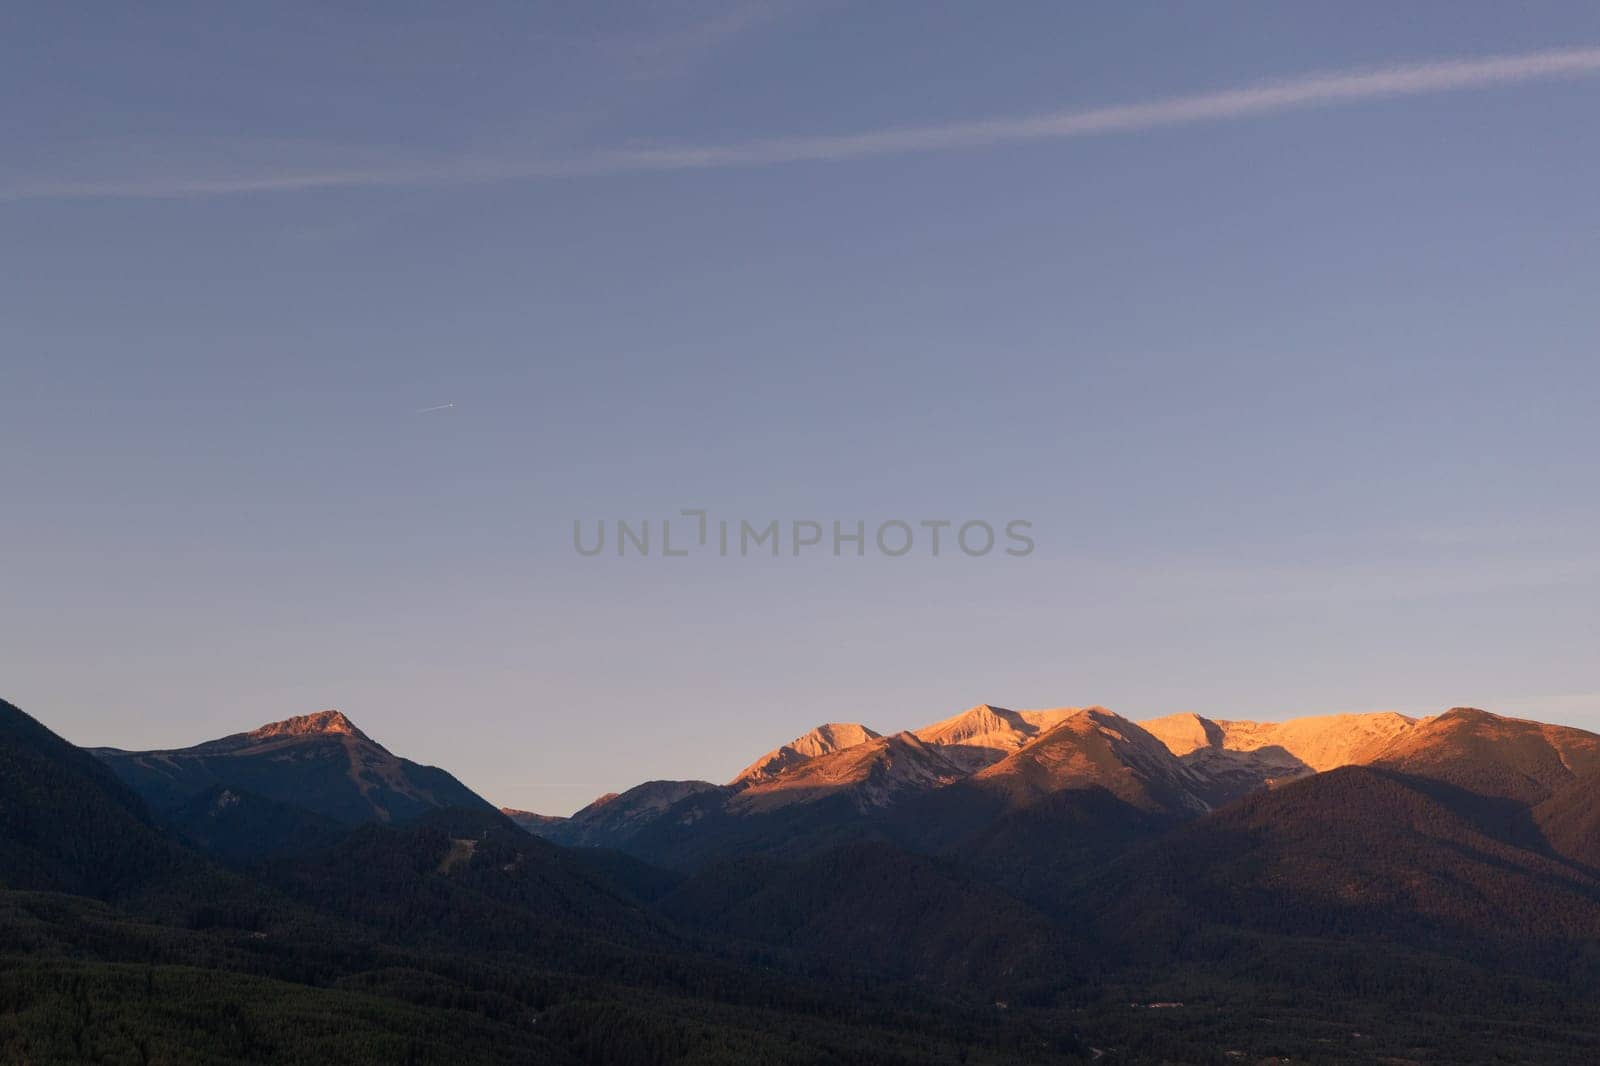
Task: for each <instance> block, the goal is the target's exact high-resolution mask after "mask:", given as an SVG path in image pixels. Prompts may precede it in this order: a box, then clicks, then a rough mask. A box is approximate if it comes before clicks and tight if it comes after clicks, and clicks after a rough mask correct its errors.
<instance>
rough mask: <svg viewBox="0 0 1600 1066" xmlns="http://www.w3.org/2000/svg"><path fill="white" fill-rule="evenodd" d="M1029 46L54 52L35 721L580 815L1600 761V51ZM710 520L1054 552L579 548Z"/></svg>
mask: <svg viewBox="0 0 1600 1066" xmlns="http://www.w3.org/2000/svg"><path fill="white" fill-rule="evenodd" d="M1004 15H1005V17H1003V18H1002V17H999V15H998V12H997V9H995V8H994V7H992V6H990V5H976V4H974V5H946V6H941V7H938V8H932V7H930V6H929V5H922V4H848V3H806V2H801V0H796V2H793V3H774V4H760V3H748V4H746V3H720V2H719V3H713V2H706V3H665V4H649V5H645V4H640V5H626V4H615V5H591V4H578V3H569V4H504V5H499V6H492V5H480V6H477V7H475V8H474V9H473V12H472V15H471V17H470V18H469V17H465V16H464V15H463V14H462V12H461V11H460V9H451V8H447V7H445V6H443V5H421V4H417V5H404V4H386V5H355V4H351V5H339V6H337V7H336V8H335V7H330V6H329V5H306V6H303V7H302V6H297V5H292V4H282V5H274V6H273V7H272V8H270V9H268V8H256V9H246V8H243V7H240V8H238V9H232V10H228V11H226V12H222V11H221V9H219V8H217V7H216V6H215V5H200V4H194V5H178V4H171V5H155V6H152V7H147V8H142V9H139V10H137V11H135V10H133V9H128V8H124V7H119V6H114V5H104V6H97V5H86V6H78V7H75V8H72V9H70V10H69V9H67V8H65V7H63V6H62V5H47V4H27V3H23V4H13V5H9V6H8V8H7V11H6V14H5V15H4V24H3V27H0V28H3V30H4V32H0V95H3V97H4V98H5V99H6V100H7V102H8V106H7V108H6V119H7V120H6V122H5V123H4V125H3V126H0V143H3V144H4V146H5V151H4V152H3V153H0V271H3V274H0V277H3V280H4V283H3V284H0V486H3V487H4V489H5V493H6V498H7V500H9V501H10V503H11V506H10V507H9V508H8V513H7V520H6V522H5V523H4V526H3V530H4V531H3V533H0V537H3V545H4V553H3V558H4V560H5V563H6V565H5V566H4V568H3V570H0V676H3V677H4V679H5V681H4V688H3V690H0V692H3V694H4V695H5V696H6V697H7V698H10V699H12V700H14V701H16V702H18V703H19V704H20V705H22V706H23V707H24V708H25V709H28V710H30V711H31V712H33V713H34V714H36V715H38V716H39V717H41V718H43V719H44V720H45V721H46V722H47V724H49V725H51V726H52V727H53V728H56V729H57V730H58V731H60V732H62V733H63V734H64V735H66V736H67V737H69V738H70V739H72V740H74V741H78V742H80V743H96V744H116V745H120V746H125V747H159V746H176V745H180V744H187V743H192V742H195V741H198V740H201V739H206V738H209V737H213V736H218V735H222V734H225V733H229V732H235V731H237V730H239V729H243V728H248V727H252V726H254V725H257V724H260V723H261V722H265V721H268V720H272V719H276V718H281V717H285V716H287V715H290V714H296V713H304V712H308V711H313V710H317V709H321V708H323V707H338V708H340V709H342V710H344V711H345V712H346V713H348V714H349V715H350V716H351V717H352V718H353V719H355V721H356V722H357V723H358V724H360V725H362V726H363V727H364V728H365V729H366V730H367V731H368V732H370V733H372V734H373V735H374V736H376V737H377V738H379V739H380V740H382V741H384V742H385V743H387V744H388V745H389V746H390V747H392V748H393V749H395V750H396V751H398V752H400V753H402V754H406V755H410V756H413V757H418V758H422V759H424V760H426V761H431V762H435V763H438V764H440V765H443V766H446V767H448V768H449V769H451V770H452V771H454V772H456V773H457V774H458V775H459V776H461V777H462V778H463V779H465V780H466V781H467V782H468V784H470V785H472V786H473V787H475V788H477V789H479V790H480V791H481V792H483V793H484V794H485V795H487V796H488V797H489V798H491V799H493V800H495V801H496V802H499V803H503V804H507V805H513V806H518V807H525V808H531V809H535V810H545V811H558V812H560V811H567V810H571V809H573V808H574V807H577V806H579V805H581V804H582V803H584V802H586V801H587V800H588V799H590V798H592V797H593V796H594V795H596V794H598V793H600V792H603V791H608V790H613V789H619V788H622V787H626V786H627V785H629V784H632V783H635V782H637V781H639V780H643V779H646V778H650V777H666V776H672V777H687V776H703V777H709V778H712V779H723V778H726V777H728V776H731V775H732V774H733V773H734V772H735V771H736V770H737V769H739V767H740V766H742V765H743V763H745V762H747V761H749V760H750V759H752V758H754V757H755V756H756V755H758V754H760V752H762V751H763V750H765V749H767V748H770V747H773V746H775V745H776V744H778V743H780V742H782V741H784V740H786V739H788V738H789V737H791V736H793V735H794V734H797V733H799V732H801V731H803V730H804V729H806V728H809V727H810V726H811V725H814V724H816V723H818V722H821V721H827V720H859V721H864V722H866V723H868V724H869V725H872V726H873V727H874V728H877V729H880V730H892V729H898V728H906V727H910V726H914V725H918V724H922V723H925V722H928V721H931V720H933V719H936V718H939V717H942V716H944V715H947V714H950V713H953V712H955V711H957V710H960V709H961V708H963V707H965V706H968V705H971V704H973V703H977V702H980V701H990V702H995V703H1000V704H1006V705H1010V706H1055V705H1063V704H1066V705H1076V704H1088V703H1101V704H1105V705H1107V706H1110V707H1112V708H1113V709H1115V710H1118V711H1121V712H1122V713H1125V714H1128V715H1129V716H1132V717H1143V716H1150V715H1156V714H1163V713H1170V712H1174V711H1179V710H1194V711H1199V712H1201V713H1205V714H1209V715H1212V716H1216V717H1262V718H1275V717H1283V716H1287V715H1291V714H1304V713H1316V712H1332V711H1346V710H1370V709H1381V708H1396V709H1401V710H1407V711H1412V712H1415V713H1433V712H1435V711H1437V710H1440V709H1443V708H1445V707H1448V706H1451V705H1454V704H1462V703H1467V704H1475V705H1480V706H1485V707H1488V708H1490V709H1493V710H1498V711H1502V712H1504V713H1510V714H1521V715H1526V716H1532V717H1541V718H1547V719H1552V720H1558V721H1564V722H1572V723H1575V724H1579V725H1585V726H1588V727H1590V728H1600V677H1597V676H1596V663H1595V654H1594V648H1595V646H1596V637H1597V635H1600V634H1597V628H1600V627H1597V624H1596V623H1597V617H1600V616H1597V611H1596V608H1595V606H1594V604H1595V603H1596V592H1597V586H1600V552H1597V550H1596V549H1595V547H1594V545H1595V543H1596V533H1597V532H1600V505H1597V504H1596V502H1595V500H1594V495H1593V492H1592V491H1591V490H1590V488H1589V486H1590V485H1591V484H1592V482H1593V464H1594V459H1595V456H1596V453H1597V445H1600V420H1597V419H1596V418H1595V415H1594V397H1595V395H1596V394H1597V389H1600V359H1597V358H1596V356H1595V351H1596V347H1597V340H1600V330H1597V326H1600V301H1596V300H1595V298H1594V293H1595V292H1596V291H1597V288H1600V269H1597V268H1600V200H1597V198H1596V197H1595V196H1594V188H1595V184H1596V172H1597V167H1600V123H1597V122H1596V121H1595V117H1596V113H1597V107H1600V51H1596V49H1600V10H1597V9H1595V8H1594V7H1593V5H1588V4H1537V3H1536V4H1525V5H1516V6H1515V7H1513V6H1511V5H1500V4H1487V3H1485V4H1463V3H1450V4H1410V5H1404V6H1401V5H1392V4H1354V5H1339V6H1338V8H1337V10H1335V9H1334V8H1333V7H1332V6H1329V7H1327V8H1326V9H1325V10H1324V9H1319V8H1315V7H1313V6H1312V5H1280V4H1259V5H1251V4H1239V5H1231V6H1216V5H1188V6H1185V7H1181V8H1180V7H1177V6H1171V7H1167V6H1153V5H1100V6H1096V7H1092V8H1091V7H1088V6H1086V5H1065V4H1054V3H1052V4H1036V5H1030V4H1017V5H1012V6H1009V7H1007V8H1006V9H1005V10H1004ZM1490 57H1507V58H1502V59H1501V60H1499V61H1496V62H1489V63H1486V62H1485V60H1487V59H1489V58H1490ZM1235 91H1243V94H1242V95H1239V94H1235V95H1230V96H1224V97H1218V96H1217V95H1216V94H1218V93H1235ZM1030 120H1038V121H1030ZM907 131H912V132H910V133H908V132H907ZM447 403H448V404H453V405H454V406H453V407H449V408H446V409H444V410H438V411H429V412H427V413H419V412H422V411H423V410H424V409H425V408H429V407H436V406H438V405H441V404H447ZM692 507H703V508H708V509H710V510H711V511H712V512H713V514H714V515H717V516H720V517H728V518H732V519H735V520H737V519H739V518H746V519H748V520H751V521H753V522H758V523H764V522H766V521H768V520H770V519H778V520H780V521H783V522H788V521H791V520H795V519H814V520H819V521H822V522H824V523H827V522H830V521H832V520H834V519H839V520H844V521H846V522H847V523H848V522H853V521H854V520H856V519H862V520H866V521H869V522H872V523H876V522H881V521H884V520H889V519H901V520H906V521H910V522H913V523H915V522H917V521H920V520H923V519H950V520H954V521H958V522H959V521H962V520H968V519H985V520H990V521H993V522H995V523H996V524H997V525H998V524H1000V523H1002V522H1004V521H1005V520H1009V519H1013V518H1020V519H1025V520H1028V521H1031V522H1032V523H1033V533H1034V537H1035V540H1036V542H1037V548H1036V550H1035V551H1034V552H1033V553H1032V554H1031V555H1029V556H1027V557H1025V558H1010V557H1005V556H1002V555H999V554H998V553H996V554H993V555H990V556H985V557H982V558H966V557H963V556H960V555H952V554H949V553H946V554H944V555H942V556H941V557H939V558H932V557H930V556H929V555H927V554H926V553H924V552H921V551H917V552H913V553H912V554H910V555H908V556H906V557H904V558H899V559H887V558H884V557H882V556H880V555H876V554H871V555H869V556H868V557H867V558H862V559H854V558H848V557H847V558H834V557H832V556H831V555H830V554H814V555H806V556H804V557H801V558H798V559H797V558H794V557H792V556H790V555H787V554H785V555H783V556H782V557H780V558H778V559H771V558H766V557H762V558H726V559H724V558H718V557H715V556H714V555H712V556H708V555H705V554H696V555H692V556H691V557H689V558H683V559H679V558H672V559H666V558H661V557H659V555H657V556H653V557H649V558H620V559H619V558H616V557H615V556H614V555H612V554H609V553H608V554H606V555H603V556H599V557H595V558H582V557H579V556H578V555H577V554H576V553H575V552H574V551H573V548H572V523H573V521H574V520H575V519H582V520H585V521H587V522H593V521H595V520H598V519H602V518H604V519H607V520H609V521H615V520H616V519H618V518H628V519H635V520H638V519H644V518H651V519H656V520H659V519H660V518H662V517H666V516H671V515H676V514H677V513H678V511H679V509H681V508H692Z"/></svg>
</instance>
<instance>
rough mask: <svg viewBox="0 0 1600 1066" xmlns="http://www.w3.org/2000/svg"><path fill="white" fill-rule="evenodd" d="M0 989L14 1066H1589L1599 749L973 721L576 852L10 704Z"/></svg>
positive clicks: (865, 733) (418, 779) (1311, 728)
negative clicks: (145, 745) (88, 742)
mask: <svg viewBox="0 0 1600 1066" xmlns="http://www.w3.org/2000/svg"><path fill="white" fill-rule="evenodd" d="M0 957H3V958H4V959H6V960H8V965H10V967H11V971H10V972H11V974H12V976H10V977H0V994H3V995H5V996H6V997H7V1002H8V1003H12V1004H15V1005H17V1009H16V1010H15V1011H14V1012H13V1016H14V1017H15V1018H17V1019H20V1020H19V1021H16V1022H7V1023H0V1059H6V1060H8V1061H9V1060H12V1059H15V1060H17V1061H80V1060H87V1059H91V1058H98V1059H103V1060H105V1061H119V1060H120V1059H121V1058H126V1059H128V1060H129V1061H169V1060H171V1061H181V1060H184V1059H185V1058H191V1059H206V1058H209V1059H210V1060H214V1061H321V1060H324V1059H330V1058H334V1059H343V1060H345V1061H356V1062H363V1061H374V1062H377V1061H407V1060H410V1061H440V1062H444V1061H485V1062H488V1061H506V1062H511V1061H519V1062H520V1061H549V1062H581V1061H588V1062H633V1061H638V1062H686V1063H687V1062H720V1061H740V1062H744V1061H749V1062H760V1061H783V1062H789V1061H792V1062H823V1061H831V1062H855V1061H877V1062H886V1063H887V1062H904V1063H914V1062H928V1061H952V1062H953V1061H963V1060H965V1061H992V1062H1055V1061H1060V1062H1076V1061H1113V1062H1114V1061H1128V1062H1140V1061H1182V1062H1188V1061H1211V1060H1213V1059H1215V1060H1216V1061H1232V1060H1234V1059H1237V1058H1240V1057H1246V1058H1247V1060H1248V1057H1249V1056H1257V1057H1265V1056H1269V1055H1270V1056H1274V1057H1277V1058H1284V1057H1288V1058H1290V1059H1291V1060H1293V1059H1295V1058H1301V1059H1306V1060H1308V1061H1309V1060H1315V1061H1374V1060H1376V1059H1380V1058H1392V1059H1396V1060H1408V1061H1451V1062H1454V1061H1462V1062H1470V1061H1505V1060H1508V1059H1510V1060H1516V1061H1574V1062H1580V1061H1590V1060H1591V1059H1592V1058H1593V1055H1594V1054H1595V1053H1596V1052H1600V1008H1595V1007H1591V1006H1589V997H1588V995H1587V989H1589V988H1590V987H1592V983H1593V981H1594V980H1595V979H1597V978H1600V736H1597V735H1595V734H1593V733H1589V732H1587V731H1584V730H1581V729H1576V728H1572V727H1568V726H1558V725H1551V724H1545V723H1539V722H1532V721H1527V720H1522V719H1517V718H1510V717H1504V716H1500V715H1496V714H1491V713H1488V712H1485V711H1481V710H1475V709H1470V708H1456V709H1453V710H1450V711H1446V712H1444V713H1441V714H1439V715H1435V716H1430V717H1408V716H1404V715H1399V714H1393V713H1376V714H1368V715H1339V716H1330V717H1321V718H1300V719H1293V720H1289V721H1284V722H1266V723H1261V722H1248V721H1239V720H1233V719H1226V718H1216V719H1212V718H1208V717H1202V716H1199V715H1194V714H1180V715H1172V716H1168V717H1164V718H1157V719H1152V720H1149V721H1144V722H1133V721H1130V720H1128V719H1126V718H1123V717H1121V716H1119V715H1117V714H1115V713H1113V712H1111V711H1109V710H1106V709H1105V708H1101V707H1080V708H1058V709H1050V710H1021V711H1014V710H1008V709H1006V708H1002V707H997V706H992V705H987V704H985V705H979V706H977V707H973V708H971V709H970V710H967V711H964V712H961V713H960V714H957V715H954V716H951V717H947V718H944V719H943V720H940V721H937V722H935V723H933V724H932V725H928V726H925V727H922V728H917V729H912V730H907V731H902V732H883V731H879V730H877V729H873V728H870V727H868V726H866V725H862V724H858V723H840V722H830V723H827V724H824V725H821V726H818V727H817V728H815V729H813V730H810V731H808V732H806V733H804V734H802V735H801V736H799V737H796V738H795V739H794V740H792V741H790V742H789V743H786V744H782V745H780V746H778V747H777V748H775V749H773V750H772V751H770V752H768V753H767V754H765V755H763V756H761V757H759V758H757V759H756V760H754V761H753V762H751V763H750V764H749V766H748V767H747V768H746V769H744V770H743V771H741V772H739V773H738V774H736V775H735V776H734V777H733V778H732V779H731V780H730V781H728V782H727V783H726V784H720V785H719V784H714V783H711V782H706V781H695V780H685V781H651V782H645V783H643V784H640V785H637V786H635V787H633V788H631V789H628V790H627V791H624V792H622V793H620V794H616V795H608V796H604V797H601V798H600V799H599V800H597V801H595V802H594V803H593V804H591V805H589V806H588V807H586V808H584V809H583V810H582V811H579V812H578V813H577V814H575V815H573V816H571V817H558V816H547V815H539V814H534V813H531V812H526V811H515V810H497V809H495V808H494V806H493V805H492V804H491V803H489V802H488V801H487V800H485V799H484V798H482V797H480V796H478V795H476V794H475V793H473V792H472V791H471V790H469V789H468V788H467V787H466V786H465V785H463V784H461V782H459V781H458V780H457V779H456V778H454V777H453V776H451V775H450V774H449V773H447V772H446V771H444V770H441V769H438V768H435V767H430V766H426V765H423V764H421V763H418V762H413V761H411V760H408V759H405V758H402V757H400V756H397V755H395V754H393V753H391V752H390V751H389V750H388V749H386V748H384V747H383V746H382V745H381V744H379V743H377V742H376V741H374V740H373V739H371V738H370V737H368V736H367V735H366V734H365V733H363V732H362V731H361V730H360V729H359V728H358V727H357V726H356V725H355V724H354V723H353V722H351V721H350V720H349V719H348V718H347V717H345V716H344V715H342V714H340V713H338V712H335V711H327V712H321V713H319V714H313V715H303V716H298V717H293V718H289V719H285V720H283V721H281V722H275V723H271V724H269V725H265V726H261V727H258V728H255V729H252V730H249V731H247V732H242V733H237V734H234V735H231V736H228V737H225V738H222V739H220V740H214V741H208V742H204V743H200V744H197V745H195V746H193V747H189V748H180V749H171V750H163V751H152V752H128V751H121V750H116V749H108V748H97V749H80V748H76V747H74V746H73V745H71V744H68V743H67V742H66V741H63V740H61V739H60V738H59V737H56V736H55V735H54V734H53V733H51V732H50V731H49V730H48V729H47V728H45V727H44V726H43V725H41V724H40V723H38V722H37V721H35V720H34V719H32V718H30V717H28V716H27V715H25V714H24V713H22V712H21V711H20V710H19V709H17V708H15V707H12V706H11V705H9V704H3V703H0ZM132 965H139V966H145V967H147V968H151V969H150V970H149V972H150V973H151V975H152V976H151V977H150V981H152V982H155V983H156V984H157V985H162V984H165V985H166V986H167V987H171V988H178V987H184V988H188V989H189V991H187V992H185V993H184V996H185V997H186V998H185V999H184V1000H183V1001H182V1002H183V1003H184V1004H190V1005H191V1006H192V1004H193V1003H195V1002H204V1003H209V1004H211V1007H210V1008H208V1010H209V1011H210V1013H207V1014H205V1015H204V1016H205V1017H206V1018H212V1017H215V1018H217V1019H221V1020H220V1021H217V1022H215V1023H213V1022H211V1021H205V1022H201V1021H198V1020H197V1019H198V1018H199V1017H200V1015H197V1014H196V1013H195V1012H194V1011H193V1010H191V1009H190V1008H189V1007H188V1006H184V1007H181V1008H180V1006H179V1005H177V1004H176V1003H174V1002H169V1001H168V1000H166V999H163V997H161V996H160V995H156V996H154V997H153V998H152V997H150V996H149V995H147V994H143V993H140V992H139V991H138V990H137V986H134V985H129V984H128V973H129V970H128V967H130V966H132ZM196 972H203V973H205V974H207V975H208V980H207V982H205V983H203V984H193V983H192V980H191V975H192V974H194V973H196ZM74 982H77V984H74ZM74 987H80V988H85V989H89V990H90V991H88V992H86V993H83V994H85V995H88V996H89V1000H88V1002H89V1003H90V1006H89V1007H88V1008H87V1009H84V1008H81V1007H78V1006H72V1003H74V1002H77V1001H74V1000H73V999H72V998H71V997H72V996H75V995H79V993H73V992H70V991H67V992H63V989H67V990H70V989H71V988H74ZM63 996H66V997H67V998H66V999H63V998H62V997H63ZM306 997H310V998H309V999H307V998H306ZM96 1003H98V1004H100V1006H96V1005H95V1004H96ZM1130 1003H1131V1004H1133V1006H1132V1007H1130V1006H1129V1004H1130ZM451 1004H455V1006H450V1005H451ZM462 1004H466V1005H468V1006H466V1007H463V1006H461V1005H462ZM1141 1004H1142V1005H1145V1006H1141ZM1151 1004H1154V1005H1156V1006H1157V1007H1159V1008H1160V1009H1159V1010H1155V1009H1151V1008H1150V1006H1149V1005H1151ZM1171 1004H1176V1006H1172V1005H1171ZM1195 1004H1198V1006H1195ZM374 1011H376V1012H377V1013H376V1014H374V1013H373V1012H374ZM463 1011H465V1013H463ZM307 1012H310V1013H309V1014H308V1013H307ZM313 1016H314V1017H317V1018H321V1019H324V1020H326V1021H325V1023H322V1022H319V1023H316V1024H312V1025H310V1027H309V1028H302V1026H303V1023H301V1022H295V1021H293V1020H292V1019H293V1018H297V1017H300V1018H304V1017H313ZM52 1018H55V1019H58V1020H57V1021H50V1020H49V1019H52ZM228 1018H233V1019H236V1021H233V1022H229V1021H227V1020H226V1019H228ZM252 1018H253V1019H255V1020H254V1021H251V1020H250V1019H252ZM380 1018H381V1019H382V1020H381V1021H380V1020H378V1019H380ZM533 1018H537V1019H538V1022H537V1024H535V1023H534V1022H533V1021H531V1020H530V1019H533ZM61 1019H65V1020H61ZM113 1019H120V1020H119V1021H113ZM333 1019H337V1021H333ZM690 1019H693V1021H690ZM285 1027H287V1028H285ZM291 1030H292V1031H295V1032H302V1031H303V1032H305V1033H306V1034H307V1035H306V1036H305V1038H304V1039H305V1040H306V1041H308V1043H307V1044H306V1045H305V1048H309V1049H311V1050H305V1049H302V1050H301V1051H295V1052H291V1049H290V1048H289V1046H288V1045H286V1044H284V1043H282V1040H283V1037H282V1036H281V1035H276V1034H281V1033H284V1032H289V1031H291ZM1469 1031H1470V1033H1471V1034H1472V1035H1471V1037H1470V1038H1465V1037H1464V1036H1463V1034H1465V1033H1468V1032H1469ZM1354 1032H1359V1033H1360V1034H1361V1035H1359V1036H1352V1035H1350V1034H1351V1033H1354ZM396 1033H406V1034H409V1035H406V1036H404V1037H403V1038H396V1037H395V1035H394V1034H396ZM397 1039H398V1040H399V1042H396V1040H397ZM140 1041H143V1042H144V1043H143V1045H141V1044H140ZM352 1041H353V1042H354V1043H353V1044H352V1043H351V1042H352ZM141 1046H143V1047H144V1050H143V1051H141V1050H140V1048H141ZM95 1048H100V1049H101V1050H100V1051H99V1052H96V1051H94V1050H93V1049H95ZM463 1048H468V1049H472V1050H471V1051H470V1053H465V1057H463V1054H464V1053H463V1052H462V1050H461V1049H463ZM729 1048H741V1049H743V1050H742V1051H733V1052H729V1051H728V1050H727V1049H729ZM1219 1048H1220V1049H1222V1050H1220V1051H1219ZM1228 1048H1237V1049H1238V1050H1239V1051H1240V1053H1241V1054H1240V1055H1239V1056H1230V1055H1227V1054H1224V1053H1223V1052H1225V1051H1226V1050H1227V1049H1228ZM151 1049H155V1050H154V1051H152V1050H151ZM294 1055H299V1056H300V1057H299V1058H298V1059H297V1058H294V1057H293V1056H294ZM1219 1055H1220V1056H1221V1057H1220V1058H1218V1056H1219ZM141 1056H143V1057H141ZM719 1056H720V1057H719Z"/></svg>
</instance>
